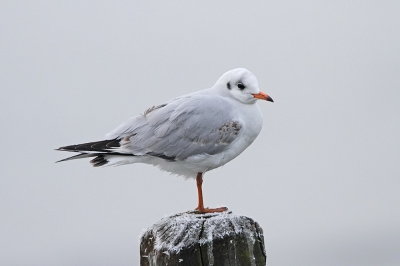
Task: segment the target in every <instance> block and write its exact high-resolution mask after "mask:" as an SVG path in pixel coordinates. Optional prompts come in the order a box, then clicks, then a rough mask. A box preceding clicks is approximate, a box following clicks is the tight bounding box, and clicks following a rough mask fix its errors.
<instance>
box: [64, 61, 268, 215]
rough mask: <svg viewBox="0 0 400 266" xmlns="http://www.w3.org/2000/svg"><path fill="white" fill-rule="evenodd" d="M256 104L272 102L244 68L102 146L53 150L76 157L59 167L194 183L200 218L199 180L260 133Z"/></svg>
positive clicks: (154, 110) (128, 126) (137, 120)
mask: <svg viewBox="0 0 400 266" xmlns="http://www.w3.org/2000/svg"><path fill="white" fill-rule="evenodd" d="M258 100H265V101H270V102H273V100H272V98H271V97H270V96H269V95H268V94H266V93H264V92H262V91H260V89H259V85H258V80H257V78H256V77H255V75H254V74H253V73H251V72H250V71H249V70H247V69H245V68H235V69H232V70H230V71H228V72H226V73H224V74H223V75H222V76H221V77H220V78H219V79H218V80H217V82H216V83H215V84H214V85H213V86H212V87H211V88H207V89H203V90H199V91H196V92H194V93H190V94H186V95H183V96H180V97H177V98H175V99H173V100H171V101H168V102H166V103H164V104H160V105H155V106H153V107H151V108H149V109H147V110H146V111H145V112H144V113H143V114H141V115H138V116H136V117H133V118H131V119H129V120H128V121H127V122H125V123H123V124H122V125H120V126H119V127H117V128H116V129H115V130H113V131H111V132H110V133H109V134H107V135H106V137H105V139H104V140H101V141H95V142H89V143H83V144H76V145H69V146H64V147H60V148H58V149H57V150H60V151H70V152H78V153H79V154H77V155H75V156H72V157H68V158H65V159H63V160H60V161H58V162H62V161H67V160H73V159H80V158H87V157H94V158H93V159H92V160H91V161H90V162H91V163H92V165H93V166H95V167H99V166H117V165H125V164H132V163H145V164H150V165H154V166H157V167H159V168H160V169H161V170H164V171H167V172H170V173H173V174H176V175H180V176H184V177H187V178H194V177H195V178H196V184H197V194H198V205H197V208H196V209H195V211H197V212H199V213H212V212H223V211H226V210H227V208H225V207H220V208H205V207H204V203H203V190H202V184H203V175H204V173H205V172H208V171H210V170H213V169H215V168H217V167H220V166H222V165H224V164H226V163H227V162H229V161H231V160H232V159H234V158H235V157H236V156H238V155H239V154H240V153H242V152H243V151H244V150H245V149H246V148H247V147H248V146H249V145H250V144H251V143H252V142H253V141H254V140H255V138H256V137H257V135H258V134H259V133H260V131H261V128H262V124H263V118H262V113H261V110H260V108H259V106H258V104H256V102H257V101H258Z"/></svg>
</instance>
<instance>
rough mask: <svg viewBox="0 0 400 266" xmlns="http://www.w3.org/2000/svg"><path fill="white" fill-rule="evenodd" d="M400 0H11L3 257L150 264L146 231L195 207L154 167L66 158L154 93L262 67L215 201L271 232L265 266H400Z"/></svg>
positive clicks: (179, 184) (188, 184)
mask: <svg viewBox="0 0 400 266" xmlns="http://www.w3.org/2000/svg"><path fill="white" fill-rule="evenodd" d="M399 10H400V4H399V1H361V0H360V1H348V0H346V1H311V0H305V1H295V0H286V1H241V2H236V1H210V0H209V1H190V0H189V1H182V0H181V1H176V0H173V1H94V0H93V1H85V0H83V1H4V0H2V1H1V2H0V88H1V97H0V108H1V109H0V119H1V120H0V122H1V140H2V141H1V148H2V152H1V155H0V162H1V168H0V176H1V177H0V182H1V183H0V236H1V237H0V250H1V252H0V264H1V265H9V266H11V265H41V266H45V265H138V260H139V254H138V253H139V247H138V243H139V240H138V237H139V235H140V233H141V231H142V230H143V228H146V227H148V226H150V225H151V224H153V223H155V222H156V221H158V220H159V219H160V218H162V217H163V216H165V215H169V214H173V213H177V212H182V211H186V210H190V209H192V208H194V207H195V205H196V188H195V183H194V181H193V180H187V181H185V180H184V179H182V178H179V177H175V176H171V175H169V174H168V173H165V172H161V171H159V170H158V169H156V168H154V167H151V166H146V165H129V166H123V167H112V168H111V167H110V168H100V169H96V168H92V167H91V166H90V165H89V163H88V161H87V160H80V161H72V162H68V163H63V164H54V161H56V160H59V159H61V158H63V157H65V156H67V155H69V154H67V153H61V152H56V151H54V150H53V149H54V148H57V147H59V146H63V145H68V144H75V143H81V142H86V141H93V140H100V139H102V138H103V136H104V135H105V133H107V132H108V131H110V130H112V129H113V128H114V127H115V126H117V125H118V124H119V123H120V122H123V121H124V120H126V119H128V118H129V117H131V116H134V115H137V114H139V113H142V112H143V111H144V110H145V109H146V108H148V107H150V106H151V105H154V104H160V103H163V102H165V101H166V100H169V99H171V98H173V97H176V96H179V95H181V94H184V93H188V92H191V91H195V90H198V89H202V88H206V87H209V86H212V85H213V83H214V82H215V81H216V79H217V78H218V77H219V76H220V75H221V74H222V73H223V72H225V71H227V70H229V69H231V68H235V67H246V68H248V69H250V70H251V71H253V72H254V73H255V74H256V75H257V77H258V79H259V82H260V84H261V86H262V89H263V90H264V91H265V92H267V93H269V94H270V95H271V96H272V97H273V98H274V100H275V103H273V104H272V103H259V104H261V105H262V110H263V113H264V127H263V130H262V132H261V133H260V135H259V137H258V138H257V140H256V141H255V142H254V144H253V145H252V146H251V147H249V148H248V149H247V150H246V151H245V152H244V153H243V154H242V155H241V156H239V157H238V158H237V159H235V160H234V161H232V162H230V163H228V164H227V165H226V166H224V167H222V168H220V169H217V170H215V171H212V172H210V173H207V175H206V176H205V184H204V191H205V201H206V205H208V206H213V207H216V206H220V205H225V206H228V207H229V208H230V209H231V210H232V211H233V212H234V213H236V214H242V215H247V216H249V217H252V218H254V219H255V220H256V221H258V222H259V223H260V225H261V226H262V227H263V229H264V233H265V241H266V247H267V253H268V264H269V265H270V266H280V265H283V266H287V265H296V266H299V265H300V266H302V265H304V266H314V265H315V266H317V265H324V266H327V265H328V266H329V265H332V266H333V265H335V266H336V265H345V266H347V265H348V266H354V265H371V266H376V265H380V266H387V265H399V264H400V228H399V225H400V214H399V202H400V193H399V191H400V190H399V189H400V180H399V178H400V164H399V163H400V162H399V158H400V140H399V139H400V125H399V114H400V107H399V106H400V105H399V100H400V51H399V50H400V49H399V48H400V34H399V26H400V19H399Z"/></svg>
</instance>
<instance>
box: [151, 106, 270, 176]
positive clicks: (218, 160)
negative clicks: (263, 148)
mask: <svg viewBox="0 0 400 266" xmlns="http://www.w3.org/2000/svg"><path fill="white" fill-rule="evenodd" d="M236 116H237V121H239V122H240V124H241V125H242V128H241V130H240V133H239V135H238V136H237V139H236V140H234V141H233V142H232V143H231V144H230V145H229V147H228V149H226V150H225V151H223V152H221V153H218V154H214V155H209V154H201V155H195V156H191V157H188V158H187V159H186V160H184V161H180V162H167V163H162V162H161V163H160V162H158V163H157V165H158V166H159V167H160V168H161V169H163V170H166V171H169V172H172V173H176V174H179V175H183V176H186V177H193V178H194V177H195V176H196V174H197V173H198V172H207V171H210V170H212V169H215V168H217V167H220V166H222V165H224V164H226V163H227V162H229V161H231V160H232V159H234V158H235V157H236V156H238V155H239V154H240V153H242V152H243V151H244V150H245V149H246V148H247V147H248V146H249V145H250V144H251V143H252V142H253V141H254V140H255V138H256V137H257V136H258V134H259V133H260V131H261V128H262V123H263V119H262V113H261V111H260V109H259V107H258V105H257V104H250V105H243V106H242V107H241V108H240V110H237V114H236Z"/></svg>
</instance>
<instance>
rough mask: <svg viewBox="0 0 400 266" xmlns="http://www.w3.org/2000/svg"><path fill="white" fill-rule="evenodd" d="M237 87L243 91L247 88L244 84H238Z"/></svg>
mask: <svg viewBox="0 0 400 266" xmlns="http://www.w3.org/2000/svg"><path fill="white" fill-rule="evenodd" d="M237 86H238V88H239V89H241V90H244V89H245V88H246V86H244V84H243V83H242V82H239V83H238V84H237Z"/></svg>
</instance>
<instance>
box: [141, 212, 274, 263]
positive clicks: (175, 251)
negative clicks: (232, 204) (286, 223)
mask: <svg viewBox="0 0 400 266" xmlns="http://www.w3.org/2000/svg"><path fill="white" fill-rule="evenodd" d="M265 263H266V255H265V249H264V236H263V232H262V229H261V228H260V226H259V225H258V224H257V223H256V222H255V221H253V220H252V219H250V218H248V217H245V216H237V215H234V214H232V213H230V212H223V213H215V214H197V213H193V212H192V213H181V214H176V215H173V216H170V217H167V218H164V219H162V220H161V221H159V222H158V223H156V224H155V225H153V226H152V227H150V228H149V229H147V230H146V231H145V233H144V234H143V236H142V237H141V243H140V265H142V266H154V265H157V266H160V265H193V266H196V265H265Z"/></svg>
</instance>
